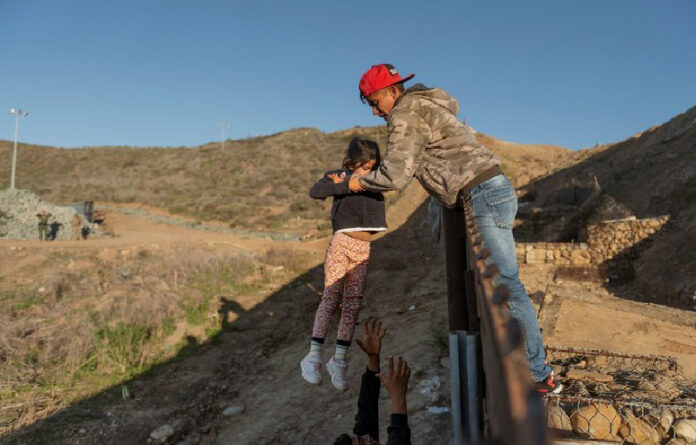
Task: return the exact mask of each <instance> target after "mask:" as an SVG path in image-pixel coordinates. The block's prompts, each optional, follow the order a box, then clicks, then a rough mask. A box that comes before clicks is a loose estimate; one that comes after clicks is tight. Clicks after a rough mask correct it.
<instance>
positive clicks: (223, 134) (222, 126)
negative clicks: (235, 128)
mask: <svg viewBox="0 0 696 445" xmlns="http://www.w3.org/2000/svg"><path fill="white" fill-rule="evenodd" d="M218 127H220V129H221V130H222V141H221V144H220V145H221V148H220V150H221V151H223V152H224V151H225V130H227V129H228V128H230V124H228V123H227V122H218Z"/></svg>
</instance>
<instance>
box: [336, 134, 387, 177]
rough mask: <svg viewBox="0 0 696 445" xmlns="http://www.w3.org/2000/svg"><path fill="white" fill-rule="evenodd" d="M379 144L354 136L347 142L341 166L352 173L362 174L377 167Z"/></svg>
mask: <svg viewBox="0 0 696 445" xmlns="http://www.w3.org/2000/svg"><path fill="white" fill-rule="evenodd" d="M379 162H380V155H379V145H377V142H375V141H372V140H370V139H360V138H354V139H353V140H351V141H350V143H349V144H348V149H347V150H346V155H345V157H344V158H343V168H345V169H348V170H350V171H352V172H353V174H354V175H358V176H364V175H366V174H368V173H369V172H371V171H372V170H376V169H377V167H379Z"/></svg>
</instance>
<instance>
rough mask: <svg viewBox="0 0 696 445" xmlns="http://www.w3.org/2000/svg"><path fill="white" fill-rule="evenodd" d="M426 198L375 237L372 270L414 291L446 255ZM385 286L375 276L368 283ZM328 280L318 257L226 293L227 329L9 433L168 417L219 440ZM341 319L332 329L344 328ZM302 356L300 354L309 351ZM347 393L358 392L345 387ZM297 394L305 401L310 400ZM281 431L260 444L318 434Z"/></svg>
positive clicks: (125, 426) (102, 428) (105, 429)
mask: <svg viewBox="0 0 696 445" xmlns="http://www.w3.org/2000/svg"><path fill="white" fill-rule="evenodd" d="M426 207H427V205H426V204H423V205H421V206H420V207H419V209H418V210H417V211H416V212H414V214H413V215H411V216H410V218H409V220H408V221H407V222H406V223H405V224H404V225H402V226H401V227H400V228H399V229H397V230H395V231H394V232H390V233H388V234H387V235H385V236H384V237H382V238H380V239H377V240H375V241H374V242H373V247H372V257H371V264H370V273H373V274H377V275H380V276H384V274H388V276H390V278H391V280H392V282H391V283H390V286H391V287H390V289H391V290H390V293H391V294H394V292H397V293H398V292H399V291H401V292H403V294H405V293H406V290H407V289H409V287H412V286H414V285H416V284H417V283H418V281H419V280H420V279H421V277H422V272H423V271H425V270H426V269H432V267H433V265H432V264H430V263H429V260H424V257H427V256H429V257H432V258H434V260H433V261H439V256H438V252H439V249H440V246H439V245H438V243H437V242H436V241H434V242H433V240H431V239H424V238H423V237H429V236H432V235H431V234H428V233H427V232H424V230H423V224H422V221H423V218H424V215H425V214H426ZM368 280H369V277H368ZM377 285H378V283H374V284H372V285H370V283H369V282H368V287H372V288H374V287H376V286H377ZM322 288H323V266H322V265H319V266H316V267H314V268H312V269H311V270H309V271H307V272H305V273H303V274H302V275H300V276H298V277H296V278H295V279H294V280H292V281H291V282H289V283H287V284H286V285H284V286H283V287H282V288H281V289H279V290H277V291H276V292H274V293H273V294H271V295H269V296H268V297H267V298H266V299H265V300H264V301H263V302H261V303H259V304H258V305H256V306H255V307H253V308H252V309H249V310H245V309H244V308H243V307H242V306H241V305H240V304H239V303H237V302H236V301H235V299H234V295H224V296H221V301H223V305H222V307H221V309H220V312H219V318H218V323H219V326H220V328H221V330H220V333H218V334H217V335H215V336H214V337H212V338H210V339H209V340H208V341H207V342H206V343H204V344H198V343H197V341H196V339H195V338H194V337H188V338H187V343H186V345H185V346H183V347H182V348H181V349H180V351H179V352H178V354H177V356H176V357H174V358H172V359H170V360H167V361H166V362H163V363H161V364H158V365H155V366H153V367H152V368H151V369H149V370H148V371H147V372H144V373H142V374H140V375H137V376H135V377H134V378H132V379H129V380H126V381H123V382H121V383H119V384H117V385H114V386H112V387H109V388H107V389H105V390H103V391H102V392H100V393H98V394H96V395H94V396H92V397H89V398H87V399H85V400H82V401H80V402H78V403H76V404H73V405H72V406H69V407H67V408H65V409H63V410H61V411H59V412H56V413H54V414H53V415H51V416H49V417H48V418H46V419H44V420H41V421H39V422H37V423H35V424H34V425H31V426H29V427H26V428H23V429H20V430H18V431H15V432H14V433H12V434H10V435H7V436H5V437H3V438H2V439H0V442H1V443H3V444H13V445H15V444H17V445H18V444H46V443H52V444H77V443H79V444H88V443H89V444H91V443H99V444H142V443H146V442H147V441H148V440H149V439H148V437H149V434H150V433H151V432H152V431H153V430H154V429H156V428H157V427H160V426H162V425H164V424H168V425H170V426H171V427H172V428H173V431H174V432H173V434H171V435H170V436H169V437H168V438H167V440H166V443H200V444H204V443H205V444H212V443H217V441H216V439H217V435H218V433H219V431H220V428H221V425H222V424H223V423H224V422H225V421H226V419H225V417H224V416H223V415H222V412H223V411H224V409H225V408H226V407H228V406H229V405H231V404H233V403H234V402H235V400H236V399H235V398H236V397H237V396H238V395H239V393H240V391H241V390H242V389H243V388H244V387H245V386H246V385H259V384H263V382H264V377H263V376H264V366H268V362H269V361H271V360H272V358H273V355H274V354H275V353H276V352H277V351H279V350H280V349H282V348H284V347H288V345H290V344H292V343H295V342H297V340H298V339H304V338H306V339H307V342H308V341H309V336H310V334H311V326H312V323H313V319H314V313H315V311H316V308H317V304H318V303H319V299H320V295H321V294H320V291H321V289H322ZM376 293H378V292H376ZM370 298H373V297H372V296H370ZM444 311H446V308H443V312H444ZM361 319H362V314H361ZM333 326H334V325H333V324H332V328H331V329H330V331H335V328H334V327H333ZM395 330H397V329H395ZM330 335H331V334H330ZM329 341H330V339H327V343H328V342H329ZM296 359H297V363H299V360H300V359H301V356H300V355H298V357H296ZM292 366H293V367H294V366H295V363H293V364H292ZM289 384H295V382H292V383H289ZM124 388H125V389H124ZM300 394H301V392H300ZM341 397H354V395H348V394H346V393H343V394H342V395H341ZM245 403H247V404H249V403H253V401H245ZM297 403H298V406H299V407H300V408H298V409H300V410H301V406H303V404H305V402H303V401H302V400H297ZM351 403H352V402H351ZM288 409H290V408H288ZM298 415H300V414H299V413H298ZM345 415H346V416H352V415H353V413H345ZM315 417H317V416H315ZM313 421H314V423H316V422H320V423H322V422H324V421H325V419H321V416H318V417H317V418H316V419H314V420H313ZM306 427H307V428H311V427H312V423H311V422H307V426H306ZM280 430H281V432H271V431H269V432H268V434H269V436H268V437H263V438H259V442H258V443H277V444H281V443H306V442H303V440H305V439H306V438H307V434H309V433H308V432H307V431H300V432H288V431H285V432H282V428H280ZM298 440H299V442H298ZM163 443H164V442H163Z"/></svg>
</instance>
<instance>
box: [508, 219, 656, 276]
mask: <svg viewBox="0 0 696 445" xmlns="http://www.w3.org/2000/svg"><path fill="white" fill-rule="evenodd" d="M668 222H669V215H664V216H659V217H655V218H645V219H635V218H629V219H622V220H614V221H604V222H601V223H597V224H589V225H588V226H587V234H588V240H587V242H586V243H517V246H516V253H517V262H518V263H523V264H554V265H557V266H589V265H600V264H602V263H604V262H606V261H608V260H610V259H613V258H615V257H616V256H617V255H627V256H629V257H632V258H633V257H635V256H637V255H638V254H640V252H641V251H642V250H644V249H645V248H646V247H647V246H648V243H647V242H646V241H648V240H649V239H650V238H651V237H652V236H653V235H655V234H656V233H658V232H659V231H660V230H661V229H662V228H663V226H664V225H665V224H667V223H668Z"/></svg>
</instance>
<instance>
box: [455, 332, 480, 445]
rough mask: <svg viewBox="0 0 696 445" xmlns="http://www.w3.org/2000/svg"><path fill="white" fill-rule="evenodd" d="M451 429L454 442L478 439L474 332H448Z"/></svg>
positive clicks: (476, 342)
mask: <svg viewBox="0 0 696 445" xmlns="http://www.w3.org/2000/svg"><path fill="white" fill-rule="evenodd" d="M449 347H450V385H451V391H452V431H453V434H454V442H453V443H455V444H457V445H460V444H473V443H478V442H479V441H480V440H481V439H482V431H483V428H482V426H483V420H482V419H483V406H482V403H481V399H482V397H483V394H482V393H481V391H482V385H481V380H482V376H481V339H480V336H479V334H478V333H476V334H470V333H467V332H465V331H457V332H453V333H450V335H449Z"/></svg>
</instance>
